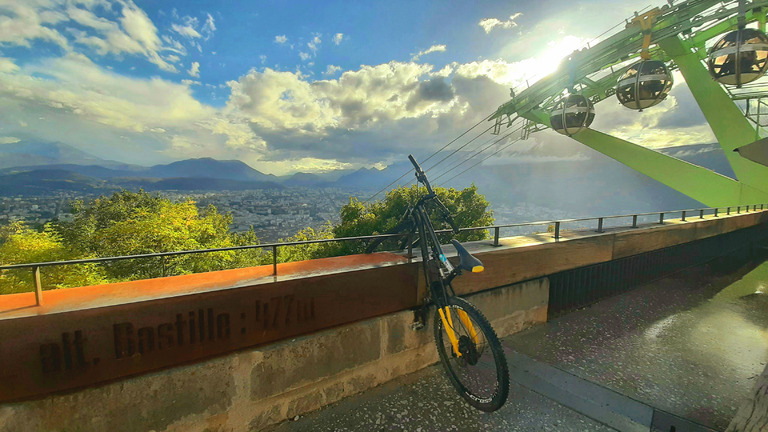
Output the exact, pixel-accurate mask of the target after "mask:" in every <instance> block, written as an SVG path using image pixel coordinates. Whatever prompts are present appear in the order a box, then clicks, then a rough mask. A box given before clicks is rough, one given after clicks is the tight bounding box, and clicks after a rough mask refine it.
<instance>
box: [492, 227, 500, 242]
mask: <svg viewBox="0 0 768 432" xmlns="http://www.w3.org/2000/svg"><path fill="white" fill-rule="evenodd" d="M499 230H500V228H499V227H494V228H493V245H494V246H498V245H499Z"/></svg>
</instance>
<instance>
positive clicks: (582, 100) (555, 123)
mask: <svg viewBox="0 0 768 432" xmlns="http://www.w3.org/2000/svg"><path fill="white" fill-rule="evenodd" d="M594 119H595V108H594V106H593V105H592V102H591V101H590V100H589V99H587V98H586V97H585V96H583V95H580V94H569V95H568V96H565V97H563V98H562V99H560V100H559V101H558V102H557V104H555V107H554V108H553V109H552V111H551V112H550V115H549V124H550V125H551V126H552V129H554V130H555V131H556V132H559V133H561V134H563V135H567V136H571V135H573V134H575V133H577V132H579V131H581V130H582V129H584V128H588V127H589V125H591V124H592V120H594Z"/></svg>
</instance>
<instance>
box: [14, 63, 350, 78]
mask: <svg viewBox="0 0 768 432" xmlns="http://www.w3.org/2000/svg"><path fill="white" fill-rule="evenodd" d="M0 67H1V66H0ZM337 72H341V66H335V65H328V67H327V68H326V69H325V72H323V75H327V76H330V75H336V73H337Z"/></svg>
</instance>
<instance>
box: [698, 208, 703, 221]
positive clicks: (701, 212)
mask: <svg viewBox="0 0 768 432" xmlns="http://www.w3.org/2000/svg"><path fill="white" fill-rule="evenodd" d="M699 219H704V209H701V210H699Z"/></svg>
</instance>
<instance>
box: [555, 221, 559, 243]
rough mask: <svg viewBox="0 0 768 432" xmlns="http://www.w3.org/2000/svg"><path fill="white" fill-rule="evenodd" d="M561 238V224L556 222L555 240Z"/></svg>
mask: <svg viewBox="0 0 768 432" xmlns="http://www.w3.org/2000/svg"><path fill="white" fill-rule="evenodd" d="M559 238H560V222H559V221H558V222H555V239H559Z"/></svg>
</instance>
